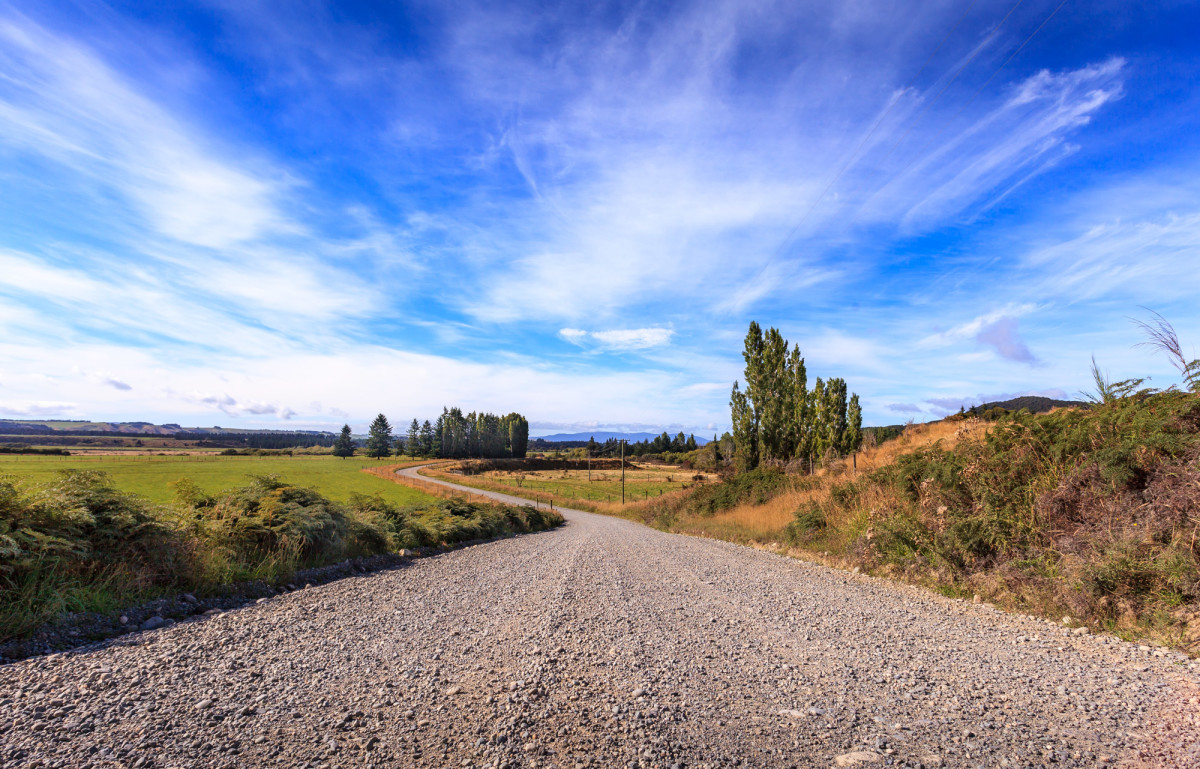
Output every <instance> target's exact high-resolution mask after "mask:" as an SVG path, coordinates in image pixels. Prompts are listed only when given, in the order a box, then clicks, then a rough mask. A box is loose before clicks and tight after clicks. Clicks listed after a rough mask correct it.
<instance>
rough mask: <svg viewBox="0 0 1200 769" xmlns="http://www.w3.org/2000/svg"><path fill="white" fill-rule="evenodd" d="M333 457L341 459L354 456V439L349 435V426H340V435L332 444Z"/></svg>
mask: <svg viewBox="0 0 1200 769" xmlns="http://www.w3.org/2000/svg"><path fill="white" fill-rule="evenodd" d="M333 455H334V456H335V457H341V458H342V459H345V458H346V457H352V456H354V438H353V436H351V434H350V425H342V434H341V435H339V436H338V439H337V440H336V441H334V443H333Z"/></svg>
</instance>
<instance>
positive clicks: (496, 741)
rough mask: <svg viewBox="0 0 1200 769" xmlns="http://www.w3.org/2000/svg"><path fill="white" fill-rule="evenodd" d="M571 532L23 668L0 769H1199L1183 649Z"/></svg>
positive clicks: (751, 554) (698, 547) (1196, 720)
mask: <svg viewBox="0 0 1200 769" xmlns="http://www.w3.org/2000/svg"><path fill="white" fill-rule="evenodd" d="M497 496H503V495H497ZM564 513H565V514H566V515H567V525H566V526H564V527H562V528H560V529H557V530H555V531H552V532H547V533H542V534H533V535H527V536H522V537H516V538H512V539H507V540H502V541H499V542H494V543H490V544H484V545H478V546H475V547H469V548H465V549H462V550H457V551H453V552H450V553H446V554H443V555H438V556H434V557H430V558H425V559H421V560H418V561H415V562H413V563H412V564H410V565H409V566H407V567H405V568H402V569H397V570H392V571H383V572H377V573H374V574H368V575H359V576H351V577H347V578H345V579H342V580H339V581H337V582H332V583H329V584H326V585H321V586H317V587H313V588H310V589H307V590H302V591H298V592H294V593H287V594H284V595H279V596H276V597H272V598H268V599H264V600H263V601H261V602H259V603H257V604H253V605H251V606H248V607H245V608H241V609H237V610H234V611H228V612H224V613H221V614H217V615H211V616H202V617H194V618H191V619H187V620H185V621H183V622H180V623H179V624H177V625H174V626H171V627H166V628H160V629H156V630H150V631H145V632H140V633H135V634H133V635H129V636H125V637H123V638H122V639H119V640H117V641H114V642H111V643H110V645H109V646H107V647H104V648H101V649H98V650H96V649H93V650H89V651H83V652H74V653H66V654H58V655H54V656H50V657H40V658H33V659H29V660H25V661H22V662H17V663H14V664H11V665H7V666H4V667H2V668H0V766H4V767H18V766H21V767H23V766H47V767H72V768H74V767H172V766H175V767H193V766H195V767H258V766H264V767H267V766H269V767H313V768H314V769H315V768H316V767H360V766H361V767H371V766H397V767H407V766H430V767H450V766H463V767H467V766H474V767H625V766H630V767H663V768H664V769H668V768H670V767H705V766H708V767H727V766H763V767H786V766H805V767H807V766H820V767H828V766H863V767H871V766H885V765H894V766H920V765H923V766H926V767H932V766H970V767H974V766H1047V765H1055V766H1064V767H1069V766H1104V765H1114V764H1115V765H1135V766H1170V767H1184V766H1200V748H1198V741H1197V732H1198V731H1200V706H1198V705H1197V702H1200V677H1198V671H1197V669H1196V666H1195V663H1191V662H1188V661H1187V660H1186V659H1185V658H1182V657H1180V656H1178V655H1175V654H1173V653H1170V652H1164V651H1161V650H1153V649H1148V648H1145V647H1138V646H1135V645H1130V644H1125V643H1122V642H1120V641H1117V640H1115V639H1111V638H1103V637H1095V636H1090V635H1077V634H1075V633H1074V632H1073V631H1072V630H1070V629H1066V628H1063V627H1062V626H1061V625H1059V626H1054V625H1051V624H1048V623H1046V622H1044V621H1041V620H1035V619H1031V618H1026V617H1019V616H1011V615H1006V614H1002V613H999V612H997V611H994V610H993V609H991V608H989V607H987V606H986V605H974V604H971V603H967V602H959V601H952V600H948V599H943V598H941V597H939V596H936V595H931V594H929V593H926V592H923V591H920V590H917V589H913V588H909V587H905V586H901V585H896V584H892V583H889V582H885V581H881V580H875V579H872V578H870V577H865V576H858V575H851V574H847V573H844V572H839V571H834V570H830V569H826V568H822V567H818V566H814V565H810V564H806V563H804V562H801V561H797V560H793V559H788V558H784V557H781V556H776V555H772V554H770V553H765V552H761V551H757V550H753V549H750V548H744V547H738V546H735V545H731V544H728V543H724V542H717V541H710V540H702V539H695V538H690V537H683V536H677V535H670V534H663V533H660V532H657V531H653V530H651V529H648V528H646V527H643V526H639V525H637V524H634V523H630V522H627V521H623V520H619V519H614V518H606V517H603V516H597V515H592V514H588V513H583V512H575V511H570V510H566V511H564Z"/></svg>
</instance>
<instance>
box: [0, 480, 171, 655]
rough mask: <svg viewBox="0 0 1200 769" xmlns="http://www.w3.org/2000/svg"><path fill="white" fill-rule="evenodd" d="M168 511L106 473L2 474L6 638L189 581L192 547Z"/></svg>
mask: <svg viewBox="0 0 1200 769" xmlns="http://www.w3.org/2000/svg"><path fill="white" fill-rule="evenodd" d="M164 517H165V516H163V514H162V510H161V509H160V508H157V507H155V506H154V505H152V504H151V503H149V502H147V501H145V500H143V499H141V498H139V497H136V496H133V495H131V494H125V493H123V492H121V491H118V490H117V489H116V488H114V487H113V485H112V482H111V480H110V479H109V478H108V476H107V475H105V474H104V473H99V472H94V471H80V470H66V471H63V472H62V473H60V474H58V475H57V477H56V478H55V479H54V480H53V481H51V482H49V483H46V484H43V485H40V486H35V487H32V488H28V489H26V488H22V487H20V486H18V485H17V483H16V482H15V480H14V479H12V478H4V479H0V638H3V637H6V636H9V635H15V634H19V633H23V632H26V631H28V630H30V629H32V628H33V627H36V626H37V625H38V624H40V623H42V622H45V621H47V620H48V619H50V618H51V617H52V616H54V615H55V614H57V613H59V612H61V611H68V610H70V611H87V610H91V609H96V608H105V607H108V606H111V605H113V604H114V602H115V601H118V600H119V596H122V595H125V596H140V595H144V594H146V593H147V592H152V591H153V590H155V589H165V588H172V587H180V586H183V585H187V584H188V583H189V582H190V581H191V579H192V578H193V577H194V571H193V569H192V560H191V556H192V553H191V549H190V547H189V545H188V543H187V541H186V540H185V538H183V537H181V536H180V534H179V532H178V531H177V530H176V529H174V528H173V527H171V526H170V525H168V524H166V523H164V522H163V518H164Z"/></svg>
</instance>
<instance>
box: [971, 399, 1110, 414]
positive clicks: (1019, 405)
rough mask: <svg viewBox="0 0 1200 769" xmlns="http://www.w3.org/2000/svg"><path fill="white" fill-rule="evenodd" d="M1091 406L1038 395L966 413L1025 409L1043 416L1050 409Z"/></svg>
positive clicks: (979, 407)
mask: <svg viewBox="0 0 1200 769" xmlns="http://www.w3.org/2000/svg"><path fill="white" fill-rule="evenodd" d="M1091 405H1092V404H1090V403H1088V402H1087V401H1060V400H1055V399H1054V398H1044V397H1042V396H1040V395H1022V396H1021V397H1019V398H1011V399H1009V400H1006V401H992V402H990V403H984V404H982V405H980V406H975V407H974V408H970V409H967V413H968V414H981V413H983V412H985V411H988V410H989V409H1004V410H1006V411H1020V410H1021V409H1026V410H1027V411H1029V412H1030V413H1031V414H1045V413H1046V412H1047V411H1050V410H1051V409H1063V408H1089V407H1090V406H1091Z"/></svg>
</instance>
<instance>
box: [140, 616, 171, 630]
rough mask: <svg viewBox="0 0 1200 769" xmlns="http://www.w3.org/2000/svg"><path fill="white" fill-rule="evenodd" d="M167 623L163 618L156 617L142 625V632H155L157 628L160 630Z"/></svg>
mask: <svg viewBox="0 0 1200 769" xmlns="http://www.w3.org/2000/svg"><path fill="white" fill-rule="evenodd" d="M165 622H166V620H164V619H163V618H162V617H159V616H158V615H155V616H153V617H151V618H150V619H148V620H146V621H145V622H143V623H142V630H154V629H155V628H160V627H162V626H163V623H165Z"/></svg>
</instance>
